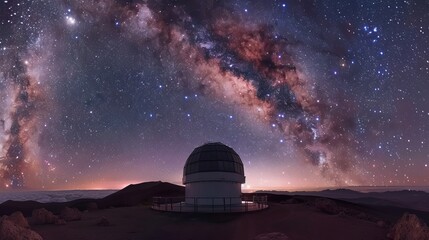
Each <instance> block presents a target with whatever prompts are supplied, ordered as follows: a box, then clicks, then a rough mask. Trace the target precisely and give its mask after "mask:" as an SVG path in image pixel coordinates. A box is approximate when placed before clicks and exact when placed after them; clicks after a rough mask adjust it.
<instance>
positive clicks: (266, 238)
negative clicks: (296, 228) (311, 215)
mask: <svg viewBox="0 0 429 240" xmlns="http://www.w3.org/2000/svg"><path fill="white" fill-rule="evenodd" d="M253 240H289V238H288V237H287V236H286V235H285V234H283V233H281V232H272V233H263V234H259V235H258V236H256V237H254V238H253Z"/></svg>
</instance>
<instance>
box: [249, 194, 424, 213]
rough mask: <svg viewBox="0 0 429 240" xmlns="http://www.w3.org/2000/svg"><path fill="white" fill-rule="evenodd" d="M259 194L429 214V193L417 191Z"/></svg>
mask: <svg viewBox="0 0 429 240" xmlns="http://www.w3.org/2000/svg"><path fill="white" fill-rule="evenodd" d="M257 193H271V194H280V195H299V196H319V197H327V198H334V199H340V200H345V201H348V202H352V203H358V204H365V205H385V206H394V207H402V208H411V209H416V210H421V211H426V212H429V193H427V192H424V191H415V190H400V191H386V192H368V193H363V192H358V191H353V190H350V189H335V190H330V189H328V190H323V191H297V192H288V191H257Z"/></svg>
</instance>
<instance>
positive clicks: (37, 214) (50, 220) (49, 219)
mask: <svg viewBox="0 0 429 240" xmlns="http://www.w3.org/2000/svg"><path fill="white" fill-rule="evenodd" d="M31 219H32V221H33V223H34V224H54V223H55V222H56V221H57V220H58V217H57V216H55V215H54V214H53V213H52V212H50V211H48V210H46V209H44V208H39V209H35V210H33V212H32V214H31Z"/></svg>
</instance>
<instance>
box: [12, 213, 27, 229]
mask: <svg viewBox="0 0 429 240" xmlns="http://www.w3.org/2000/svg"><path fill="white" fill-rule="evenodd" d="M7 220H9V221H11V222H13V223H15V224H16V225H18V226H20V227H23V228H30V225H28V221H27V219H26V218H25V217H24V215H23V214H22V212H14V213H12V214H11V215H10V216H9V217H7Z"/></svg>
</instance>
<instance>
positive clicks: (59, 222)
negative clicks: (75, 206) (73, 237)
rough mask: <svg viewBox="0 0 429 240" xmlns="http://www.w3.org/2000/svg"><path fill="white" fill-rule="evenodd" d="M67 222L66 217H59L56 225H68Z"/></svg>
mask: <svg viewBox="0 0 429 240" xmlns="http://www.w3.org/2000/svg"><path fill="white" fill-rule="evenodd" d="M66 224H67V222H66V220H64V219H57V221H55V225H66Z"/></svg>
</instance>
